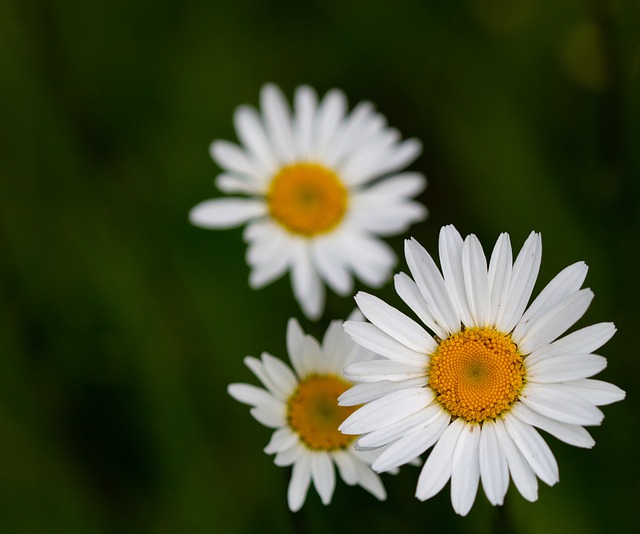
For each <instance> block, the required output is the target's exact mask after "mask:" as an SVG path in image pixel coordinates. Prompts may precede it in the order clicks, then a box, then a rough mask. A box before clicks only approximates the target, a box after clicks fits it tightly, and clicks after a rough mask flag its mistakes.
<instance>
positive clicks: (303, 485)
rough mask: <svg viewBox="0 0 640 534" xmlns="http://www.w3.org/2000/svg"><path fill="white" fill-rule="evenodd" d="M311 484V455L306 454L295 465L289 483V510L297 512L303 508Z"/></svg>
mask: <svg viewBox="0 0 640 534" xmlns="http://www.w3.org/2000/svg"><path fill="white" fill-rule="evenodd" d="M310 482H311V469H310V467H309V455H308V454H306V455H303V456H301V457H300V459H299V460H298V461H297V462H296V463H295V464H293V471H292V473H291V480H290V481H289V489H288V491H287V498H288V501H289V509H290V510H291V511H292V512H297V511H298V510H300V508H302V505H303V504H304V501H305V499H306V498H307V491H308V490H309V483H310Z"/></svg>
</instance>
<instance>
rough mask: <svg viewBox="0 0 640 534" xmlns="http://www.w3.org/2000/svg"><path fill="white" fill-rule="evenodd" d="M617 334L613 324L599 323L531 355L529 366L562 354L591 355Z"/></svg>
mask: <svg viewBox="0 0 640 534" xmlns="http://www.w3.org/2000/svg"><path fill="white" fill-rule="evenodd" d="M615 332H616V327H615V326H614V324H613V323H599V324H594V325H591V326H587V327H586V328H581V329H580V330H576V331H575V332H572V333H571V334H568V335H566V336H565V337H563V338H561V339H558V340H557V341H554V342H553V343H551V344H549V345H545V346H543V347H541V348H540V349H538V350H536V351H534V352H533V353H531V354H530V355H529V356H527V365H533V363H534V362H537V361H539V360H540V359H543V358H551V357H553V356H559V355H561V354H571V353H576V354H589V353H591V352H593V351H594V350H597V349H599V348H600V347H601V346H602V345H604V344H605V343H606V342H607V341H609V340H610V339H611V337H612V336H613V334H615Z"/></svg>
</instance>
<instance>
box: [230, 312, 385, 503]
mask: <svg viewBox="0 0 640 534" xmlns="http://www.w3.org/2000/svg"><path fill="white" fill-rule="evenodd" d="M358 315H359V314H358ZM287 350H288V352H289V358H290V360H291V363H292V364H293V369H294V370H293V371H292V370H291V368H290V367H289V366H288V365H286V364H285V363H283V362H282V361H281V360H279V359H277V358H275V357H273V356H271V355H270V354H267V353H263V354H262V359H261V360H259V359H257V358H253V357H251V356H247V357H246V358H245V360H244V361H245V363H246V365H247V367H249V369H251V370H252V371H253V373H254V374H255V375H256V376H257V377H258V379H259V380H260V381H261V382H262V383H263V385H264V386H265V388H266V389H262V388H259V387H256V386H252V385H250V384H231V385H230V386H229V394H230V395H231V396H232V397H233V398H234V399H236V400H238V401H240V402H243V403H244V404H248V405H250V406H252V407H253V408H252V409H251V415H253V417H255V419H256V420H257V421H258V422H260V423H262V424H263V425H265V426H267V427H269V428H274V429H276V430H275V432H274V433H273V435H272V437H271V440H270V441H269V444H268V445H267V446H266V448H265V449H264V451H265V452H266V453H267V454H275V455H276V456H275V459H274V462H275V464H276V465H278V466H288V465H293V471H292V474H291V481H290V482H289V490H288V502H289V508H290V509H291V510H292V511H293V512H296V511H298V510H299V509H300V508H301V507H302V505H303V504H304V501H305V499H306V496H307V491H308V489H309V485H310V483H311V481H313V485H314V486H315V488H316V490H317V491H318V494H319V495H320V499H321V500H322V502H323V504H325V505H326V504H329V503H330V502H331V497H332V495H333V490H334V487H335V482H336V480H335V471H334V466H333V464H335V465H336V467H337V468H338V472H339V473H340V477H341V478H342V480H344V481H345V482H346V483H347V484H348V485H350V486H353V485H355V484H358V485H360V486H362V487H363V488H364V489H366V490H367V491H369V492H370V493H372V494H373V495H374V496H376V497H377V498H378V499H380V500H384V499H385V498H386V493H385V490H384V487H383V485H382V482H381V481H380V477H378V475H377V474H375V473H374V472H373V471H372V470H371V467H370V465H371V462H372V461H373V459H374V458H375V457H377V454H376V453H371V452H366V451H363V452H360V451H356V450H355V449H354V446H353V442H354V440H355V438H354V437H353V436H346V435H344V434H341V433H340V432H339V431H338V426H339V425H340V423H342V421H344V419H345V418H346V417H347V416H348V415H349V414H351V413H353V411H354V410H355V408H345V407H342V406H338V396H339V395H340V394H341V393H343V392H344V391H346V390H347V389H349V387H351V386H352V383H351V382H349V381H348V380H346V379H345V378H344V376H343V374H342V368H343V366H344V365H346V364H348V363H351V362H354V361H359V360H362V359H363V358H371V357H372V356H373V355H372V354H371V353H370V352H369V351H367V350H366V349H363V348H362V347H361V346H359V345H357V344H355V343H354V342H353V341H352V340H351V339H349V338H348V337H347V335H346V334H345V333H344V330H343V328H342V322H341V321H333V322H332V323H331V324H330V326H329V328H328V329H327V332H326V334H325V336H324V339H323V342H322V346H321V345H320V344H319V343H318V342H317V341H316V339H315V338H313V337H311V336H309V335H305V334H304V333H303V332H302V330H301V328H300V325H299V324H298V322H297V321H296V320H295V319H290V320H289V324H288V327H287Z"/></svg>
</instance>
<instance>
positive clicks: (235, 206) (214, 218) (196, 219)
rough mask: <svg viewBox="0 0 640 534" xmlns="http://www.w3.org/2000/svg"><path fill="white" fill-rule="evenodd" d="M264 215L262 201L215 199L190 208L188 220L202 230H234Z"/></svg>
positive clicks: (265, 210)
mask: <svg viewBox="0 0 640 534" xmlns="http://www.w3.org/2000/svg"><path fill="white" fill-rule="evenodd" d="M266 214H267V206H266V204H265V203H264V201H262V200H251V199H246V198H216V199H213V200H205V201H204V202H201V203H200V204H197V205H196V206H194V207H193V208H191V211H190V212H189V220H190V221H191V224H193V225H195V226H200V227H202V228H214V229H219V228H234V227H235V226H240V225H242V224H244V223H246V222H247V221H249V220H251V219H255V218H256V217H262V216H263V215H266Z"/></svg>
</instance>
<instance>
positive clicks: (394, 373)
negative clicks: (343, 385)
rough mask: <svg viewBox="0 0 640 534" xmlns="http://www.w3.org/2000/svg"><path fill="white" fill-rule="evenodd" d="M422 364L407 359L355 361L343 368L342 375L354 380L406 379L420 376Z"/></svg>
mask: <svg viewBox="0 0 640 534" xmlns="http://www.w3.org/2000/svg"><path fill="white" fill-rule="evenodd" d="M425 374H426V370H425V367H424V365H422V364H416V363H414V362H409V361H393V360H372V361H364V362H355V363H352V364H350V365H348V366H347V367H345V368H344V375H345V376H346V377H347V378H348V379H349V380H353V381H354V382H379V381H380V380H392V381H394V382H396V381H398V380H408V379H411V378H422V377H424V376H425Z"/></svg>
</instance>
